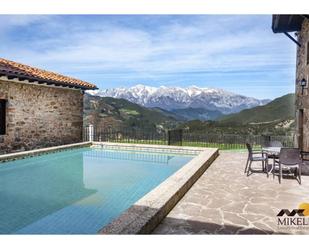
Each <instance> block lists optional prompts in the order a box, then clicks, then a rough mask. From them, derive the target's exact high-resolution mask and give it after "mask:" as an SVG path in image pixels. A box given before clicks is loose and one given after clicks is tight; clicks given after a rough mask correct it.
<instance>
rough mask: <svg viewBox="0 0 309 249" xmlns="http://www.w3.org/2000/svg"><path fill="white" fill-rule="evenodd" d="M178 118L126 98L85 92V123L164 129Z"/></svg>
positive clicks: (105, 126)
mask: <svg viewBox="0 0 309 249" xmlns="http://www.w3.org/2000/svg"><path fill="white" fill-rule="evenodd" d="M177 122H178V121H177V120H176V119H175V118H174V117H173V116H167V115H165V114H164V113H163V112H162V111H161V110H156V109H148V108H145V107H142V106H140V105H138V104H134V103H132V102H130V101H127V100H125V99H115V98H111V97H99V96H91V95H88V94H85V98H84V124H85V125H88V124H90V123H91V124H94V125H95V126H96V127H104V128H134V129H147V130H149V129H156V130H157V129H164V128H169V127H174V126H175V125H176V124H177Z"/></svg>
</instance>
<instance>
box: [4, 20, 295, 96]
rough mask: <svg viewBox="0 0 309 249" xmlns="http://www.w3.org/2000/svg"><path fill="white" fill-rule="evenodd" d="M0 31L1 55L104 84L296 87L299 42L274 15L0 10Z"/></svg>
mask: <svg viewBox="0 0 309 249" xmlns="http://www.w3.org/2000/svg"><path fill="white" fill-rule="evenodd" d="M0 31H1V35H0V57H2V58H6V59H9V60H14V61H17V62H21V63H25V64H28V65H31V66H35V67H39V68H42V69H46V70H51V71H54V72H58V73H62V74H65V75H69V76H72V77H75V78H79V79H82V80H85V81H88V82H91V83H94V84H96V85H97V86H98V87H99V88H100V89H106V88H115V87H130V86H134V85H137V84H144V85H149V86H161V85H164V86H179V87H188V86H192V85H195V86H198V87H215V88H221V89H225V90H228V91H231V92H235V93H238V94H242V95H245V96H250V97H255V98H259V99H274V98H276V97H279V96H282V95H284V94H286V93H290V92H293V91H294V82H295V70H296V69H295V66H296V65H295V64H296V44H294V43H293V42H292V41H291V40H290V39H288V38H287V37H286V36H284V35H283V34H274V33H273V32H272V30H271V15H43V16H41V15H0Z"/></svg>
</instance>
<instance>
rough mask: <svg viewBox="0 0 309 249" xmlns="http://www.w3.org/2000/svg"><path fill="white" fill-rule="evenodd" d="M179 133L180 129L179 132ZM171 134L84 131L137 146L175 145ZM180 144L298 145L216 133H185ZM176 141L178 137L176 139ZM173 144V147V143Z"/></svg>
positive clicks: (285, 139)
mask: <svg viewBox="0 0 309 249" xmlns="http://www.w3.org/2000/svg"><path fill="white" fill-rule="evenodd" d="M177 131H178V130H177ZM171 134H173V133H171V132H168V131H155V130H134V129H115V130H113V129H103V128H98V127H92V126H90V127H89V126H88V127H85V130H84V141H96V142H117V143H135V144H161V145H168V144H171V143H170V142H171V140H170V139H171V137H170V136H171ZM176 134H177V136H178V137H177V139H179V137H181V142H180V143H179V144H178V145H182V146H197V147H216V148H219V149H223V150H236V149H246V143H247V142H249V143H250V144H252V146H253V147H261V146H263V145H265V143H267V141H280V142H281V143H282V144H283V146H284V147H293V146H294V137H293V136H292V135H284V136H279V135H267V136H266V135H238V134H216V133H208V134H207V133H192V132H190V131H186V130H183V132H182V134H181V136H180V135H179V134H178V133H176ZM172 139H174V138H172ZM171 145H172V144H171Z"/></svg>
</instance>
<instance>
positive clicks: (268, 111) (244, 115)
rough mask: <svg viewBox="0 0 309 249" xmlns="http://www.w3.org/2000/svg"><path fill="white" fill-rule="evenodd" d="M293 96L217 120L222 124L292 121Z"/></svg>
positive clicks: (293, 110)
mask: <svg viewBox="0 0 309 249" xmlns="http://www.w3.org/2000/svg"><path fill="white" fill-rule="evenodd" d="M294 101H295V96H294V94H287V95H284V96H282V97H280V98H277V99H274V100H273V101H271V102H269V103H268V104H266V105H264V106H257V107H254V108H251V109H246V110H243V111H241V112H239V113H235V114H230V115H226V116H223V117H221V118H219V123H220V124H221V125H222V124H258V123H267V122H277V121H278V122H280V121H284V120H291V119H294V112H295V108H294Z"/></svg>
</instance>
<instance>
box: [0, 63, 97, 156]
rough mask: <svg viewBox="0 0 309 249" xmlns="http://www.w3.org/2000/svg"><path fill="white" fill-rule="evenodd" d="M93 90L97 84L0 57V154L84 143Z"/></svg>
mask: <svg viewBox="0 0 309 249" xmlns="http://www.w3.org/2000/svg"><path fill="white" fill-rule="evenodd" d="M90 89H96V86H95V85H93V84H90V83H87V82H84V81H81V80H78V79H74V78H71V77H67V76H63V75H60V74H56V73H53V72H48V71H45V70H41V69H38V68H34V67H30V66H27V65H23V64H20V63H16V62H13V61H9V60H5V59H1V58H0V154H3V153H8V152H14V151H23V150H30V149H35V148H42V147H48V146H55V145H62V144H69V143H76V142H81V141H82V132H83V95H84V90H90Z"/></svg>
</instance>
